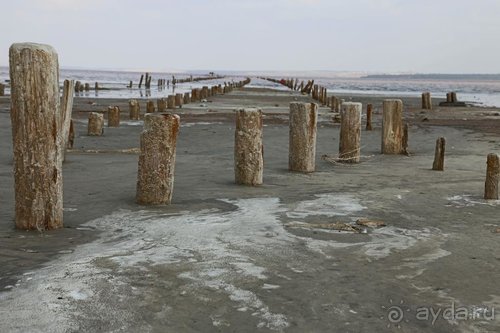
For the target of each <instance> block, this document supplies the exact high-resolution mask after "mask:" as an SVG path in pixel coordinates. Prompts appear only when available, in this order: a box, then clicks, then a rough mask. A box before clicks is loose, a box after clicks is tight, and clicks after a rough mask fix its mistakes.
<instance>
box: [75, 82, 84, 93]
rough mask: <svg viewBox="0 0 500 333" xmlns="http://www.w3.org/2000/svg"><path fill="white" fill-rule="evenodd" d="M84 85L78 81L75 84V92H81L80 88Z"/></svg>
mask: <svg viewBox="0 0 500 333" xmlns="http://www.w3.org/2000/svg"><path fill="white" fill-rule="evenodd" d="M81 85H82V83H81V82H80V81H76V82H75V92H76V93H78V92H80V86H81Z"/></svg>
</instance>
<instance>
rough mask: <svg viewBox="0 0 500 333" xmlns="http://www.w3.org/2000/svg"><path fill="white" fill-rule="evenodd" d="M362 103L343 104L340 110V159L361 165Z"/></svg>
mask: <svg viewBox="0 0 500 333" xmlns="http://www.w3.org/2000/svg"><path fill="white" fill-rule="evenodd" d="M362 107H363V105H362V104H361V103H351V102H348V103H343V104H342V108H341V110H340V142H339V158H340V160H341V161H342V162H345V163H359V161H360V158H361V109H362Z"/></svg>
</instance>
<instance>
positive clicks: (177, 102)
mask: <svg viewBox="0 0 500 333" xmlns="http://www.w3.org/2000/svg"><path fill="white" fill-rule="evenodd" d="M183 101H184V98H183V95H182V94H175V105H176V106H178V107H179V108H182V102H183Z"/></svg>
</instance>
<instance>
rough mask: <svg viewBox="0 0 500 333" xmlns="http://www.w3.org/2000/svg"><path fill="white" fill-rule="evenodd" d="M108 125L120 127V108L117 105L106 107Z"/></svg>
mask: <svg viewBox="0 0 500 333" xmlns="http://www.w3.org/2000/svg"><path fill="white" fill-rule="evenodd" d="M108 127H120V108H119V107H118V106H109V107H108Z"/></svg>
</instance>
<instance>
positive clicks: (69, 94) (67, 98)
mask: <svg viewBox="0 0 500 333" xmlns="http://www.w3.org/2000/svg"><path fill="white" fill-rule="evenodd" d="M74 85H75V82H74V81H73V80H71V81H70V80H64V85H63V97H62V101H61V127H60V128H61V139H62V141H61V146H60V148H61V151H60V155H61V159H62V161H63V162H64V160H65V155H66V147H67V146H68V140H69V128H70V123H71V113H72V111H73V96H74V94H75V91H74V89H75V86H74Z"/></svg>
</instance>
